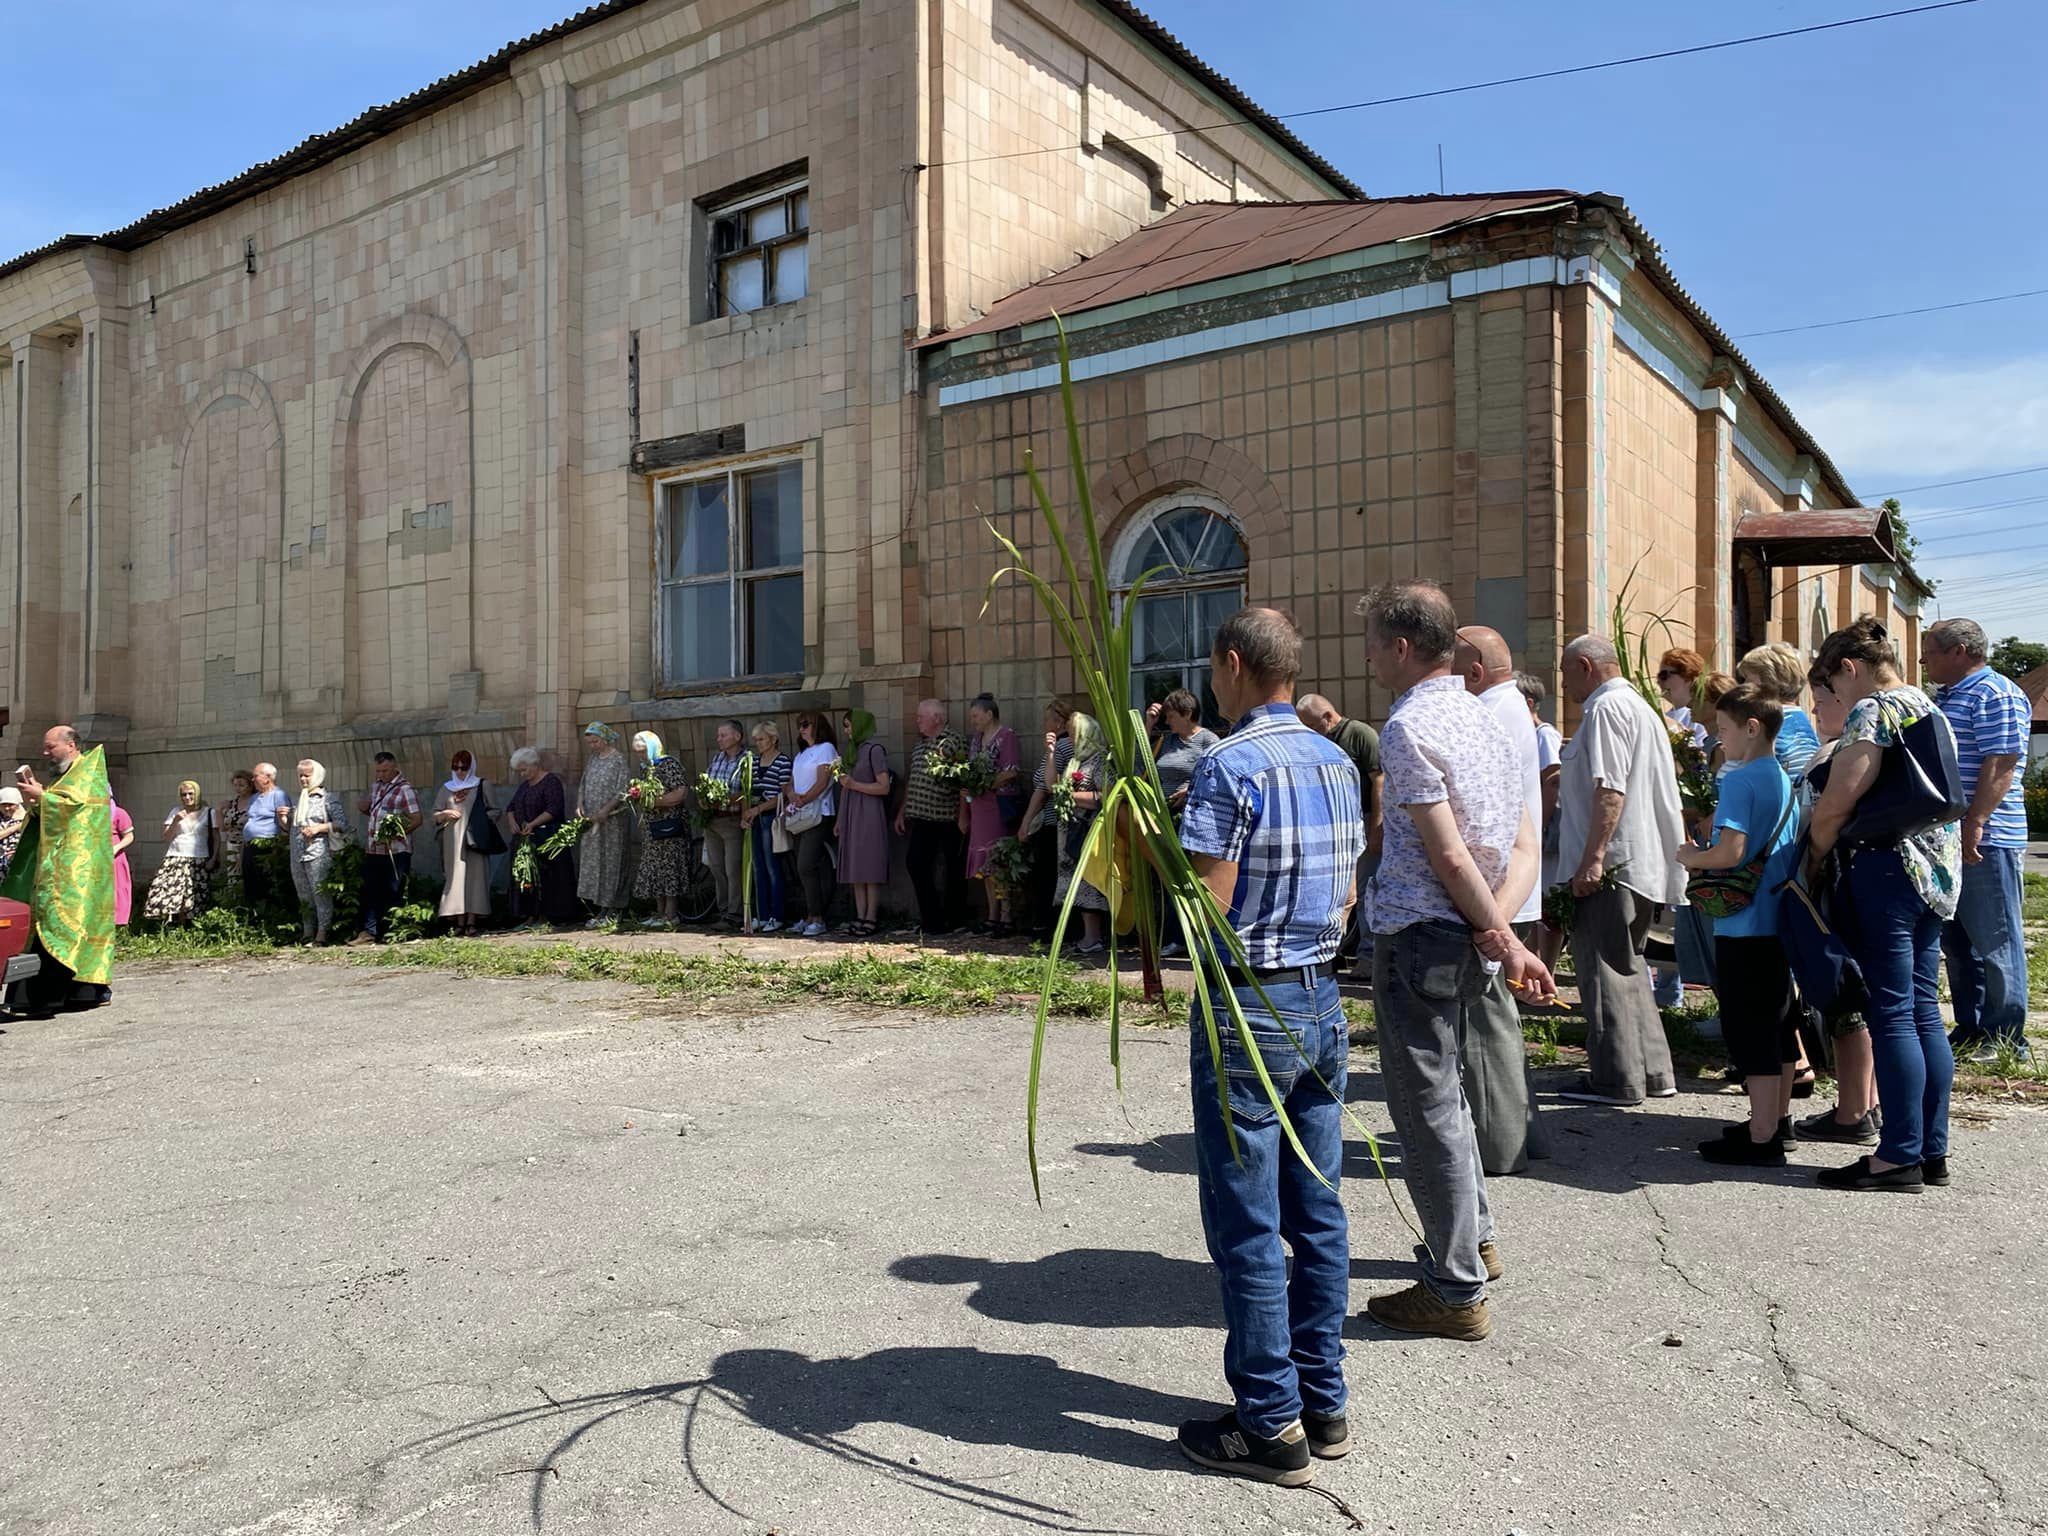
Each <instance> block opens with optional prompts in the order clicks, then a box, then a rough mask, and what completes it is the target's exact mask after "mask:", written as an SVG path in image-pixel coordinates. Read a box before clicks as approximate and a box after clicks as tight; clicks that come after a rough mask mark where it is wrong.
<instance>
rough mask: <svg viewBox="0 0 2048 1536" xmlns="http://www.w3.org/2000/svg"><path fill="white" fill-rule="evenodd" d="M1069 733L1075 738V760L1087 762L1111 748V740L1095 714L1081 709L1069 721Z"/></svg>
mask: <svg viewBox="0 0 2048 1536" xmlns="http://www.w3.org/2000/svg"><path fill="white" fill-rule="evenodd" d="M1067 734H1068V736H1069V737H1071V738H1072V739H1073V743H1074V761H1075V762H1077V763H1085V762H1089V761H1092V760H1093V759H1095V758H1098V757H1100V756H1102V754H1103V753H1105V752H1107V751H1108V750H1109V741H1108V739H1107V738H1106V737H1105V736H1104V735H1103V734H1102V725H1101V723H1100V722H1099V721H1097V720H1096V718H1095V717H1094V716H1093V715H1084V714H1082V713H1081V712H1080V711H1079V710H1076V711H1075V712H1074V717H1073V718H1072V719H1071V720H1069V721H1068V722H1067Z"/></svg>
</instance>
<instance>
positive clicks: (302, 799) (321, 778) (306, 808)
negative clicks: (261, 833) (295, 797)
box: [292, 757, 327, 826]
mask: <svg viewBox="0 0 2048 1536" xmlns="http://www.w3.org/2000/svg"><path fill="white" fill-rule="evenodd" d="M306 762H307V764H308V765H309V766H310V767H311V768H312V770H313V775H312V782H311V783H309V784H308V785H307V786H306V787H305V788H304V789H302V790H300V791H299V805H298V809H297V810H295V811H293V812H292V815H294V816H295V817H297V818H298V821H299V825H301V826H304V825H305V824H306V823H307V822H310V821H318V820H319V819H320V818H319V817H317V816H315V815H314V814H313V797H314V796H315V795H320V808H321V810H323V811H324V810H326V808H327V797H326V796H325V795H321V794H320V791H321V789H322V787H323V786H324V785H325V784H326V783H327V770H326V769H325V768H323V767H321V766H320V764H318V763H316V762H314V761H313V759H311V758H310V757H309V758H307V759H306Z"/></svg>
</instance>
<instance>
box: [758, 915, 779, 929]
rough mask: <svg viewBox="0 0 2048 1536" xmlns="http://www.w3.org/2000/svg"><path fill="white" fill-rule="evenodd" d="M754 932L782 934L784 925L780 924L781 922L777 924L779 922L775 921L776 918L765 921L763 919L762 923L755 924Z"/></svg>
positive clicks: (765, 919) (768, 918) (767, 918)
mask: <svg viewBox="0 0 2048 1536" xmlns="http://www.w3.org/2000/svg"><path fill="white" fill-rule="evenodd" d="M754 932H756V933H780V932H782V924H781V923H779V922H777V921H776V920H775V919H774V918H772V917H766V918H763V919H762V920H761V921H760V922H758V923H756V924H754Z"/></svg>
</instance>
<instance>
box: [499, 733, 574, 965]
mask: <svg viewBox="0 0 2048 1536" xmlns="http://www.w3.org/2000/svg"><path fill="white" fill-rule="evenodd" d="M512 772H513V773H514V774H515V775H516V776H517V777H518V779H519V787H518V788H517V789H515V790H514V791H513V792H512V803H511V804H510V805H509V806H507V807H506V808H505V825H506V826H507V827H509V828H511V831H512V836H513V839H514V842H515V845H516V844H517V843H518V842H519V841H521V840H523V841H525V842H528V843H531V844H533V845H534V849H533V854H534V859H533V864H534V875H533V888H532V889H531V890H518V889H516V888H515V889H514V890H513V892H512V910H513V912H514V913H515V914H516V915H517V916H518V918H519V922H520V926H521V927H522V928H538V927H539V926H540V925H541V924H543V923H546V924H548V925H550V926H552V927H556V928H560V927H563V926H565V925H566V924H569V923H573V922H575V921H576V919H577V918H579V917H581V916H582V915H583V913H582V909H581V908H580V907H578V906H577V905H576V861H575V859H574V858H572V857H571V856H570V855H569V853H568V852H567V850H564V851H563V852H561V853H558V854H556V855H555V856H554V857H553V858H549V857H547V856H546V855H545V854H543V853H542V852H541V851H540V845H541V844H543V843H545V842H546V841H547V840H548V839H549V838H550V837H552V836H554V835H555V833H556V832H557V831H559V830H560V829H561V825H562V822H563V821H564V820H565V819H566V818H567V816H568V814H569V797H568V796H567V794H565V793H564V792H563V789H562V781H561V780H560V779H559V778H557V777H556V776H555V775H554V774H552V773H549V772H548V770H547V766H546V765H545V764H544V763H542V762H541V760H540V754H539V753H538V752H536V751H535V750H534V749H533V748H532V747H521V748H520V749H519V750H518V751H516V752H514V753H513V754H512ZM515 886H516V882H515Z"/></svg>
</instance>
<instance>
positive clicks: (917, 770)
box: [903, 731, 967, 822]
mask: <svg viewBox="0 0 2048 1536" xmlns="http://www.w3.org/2000/svg"><path fill="white" fill-rule="evenodd" d="M966 756H967V743H966V742H964V741H962V740H961V739H960V734H959V732H957V731H941V732H939V734H938V735H936V736H919V737H918V738H917V740H916V741H914V742H912V743H911V744H910V773H909V776H908V777H907V778H906V779H905V780H904V784H903V814H904V815H905V816H907V817H909V818H910V820H912V821H944V822H952V821H955V820H957V819H958V818H959V815H960V791H959V790H957V789H955V788H954V787H953V786H952V785H951V784H941V783H940V782H939V781H938V780H937V779H935V778H933V777H932V768H931V765H932V764H933V763H934V762H939V761H942V760H944V759H945V758H948V757H956V758H965V757H966Z"/></svg>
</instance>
